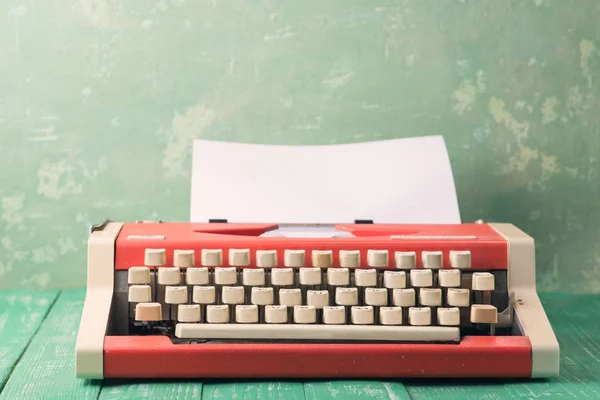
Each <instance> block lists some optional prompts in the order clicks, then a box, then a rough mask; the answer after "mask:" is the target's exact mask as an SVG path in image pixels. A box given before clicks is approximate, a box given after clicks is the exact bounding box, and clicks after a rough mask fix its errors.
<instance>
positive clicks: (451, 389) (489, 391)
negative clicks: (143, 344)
mask: <svg viewBox="0 0 600 400" xmlns="http://www.w3.org/2000/svg"><path fill="white" fill-rule="evenodd" d="M405 386H406V390H407V391H408V393H409V394H410V397H411V398H412V399H418V400H421V399H460V400H479V399H481V400H504V399H513V398H514V397H513V395H512V394H511V393H510V392H509V391H508V389H507V388H506V387H505V385H504V381H503V380H500V381H493V380H483V381H482V380H474V379H466V380H456V379H452V380H442V379H440V380H437V379H436V380H425V381H418V380H415V381H412V380H411V381H407V382H405Z"/></svg>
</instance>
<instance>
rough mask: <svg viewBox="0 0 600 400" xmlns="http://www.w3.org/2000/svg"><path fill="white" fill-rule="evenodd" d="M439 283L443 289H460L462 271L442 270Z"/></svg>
mask: <svg viewBox="0 0 600 400" xmlns="http://www.w3.org/2000/svg"><path fill="white" fill-rule="evenodd" d="M438 282H439V286H441V287H460V284H461V281H460V271H459V270H458V269H440V271H439V272H438Z"/></svg>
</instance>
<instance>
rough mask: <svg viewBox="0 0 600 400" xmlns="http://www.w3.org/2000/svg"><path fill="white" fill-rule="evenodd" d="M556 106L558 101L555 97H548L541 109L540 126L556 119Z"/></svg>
mask: <svg viewBox="0 0 600 400" xmlns="http://www.w3.org/2000/svg"><path fill="white" fill-rule="evenodd" d="M557 105H558V99H557V98H556V96H552V97H549V98H547V99H546V100H545V101H544V104H542V108H541V112H542V124H549V123H551V122H553V121H555V120H556V119H557V118H558V114H557V113H556V110H555V108H556V106H557Z"/></svg>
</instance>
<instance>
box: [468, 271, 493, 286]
mask: <svg viewBox="0 0 600 400" xmlns="http://www.w3.org/2000/svg"><path fill="white" fill-rule="evenodd" d="M494 286H495V283H494V275H493V274H490V273H489V272H474V273H473V281H472V286H471V289H473V290H477V291H492V290H494Z"/></svg>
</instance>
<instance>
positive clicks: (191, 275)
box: [185, 267, 208, 285]
mask: <svg viewBox="0 0 600 400" xmlns="http://www.w3.org/2000/svg"><path fill="white" fill-rule="evenodd" d="M185 282H186V283H187V284H188V285H208V268H206V267H200V268H188V269H186V270H185Z"/></svg>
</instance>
